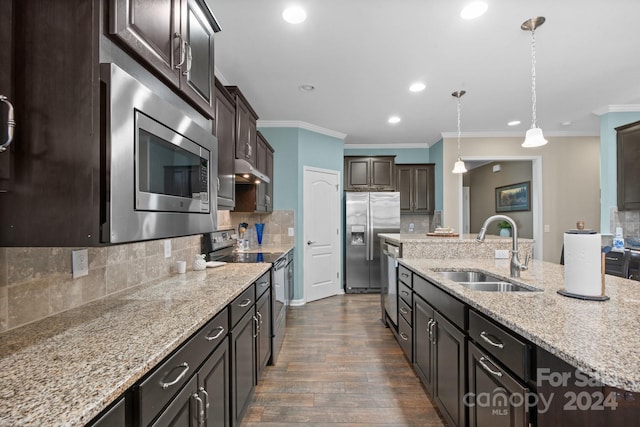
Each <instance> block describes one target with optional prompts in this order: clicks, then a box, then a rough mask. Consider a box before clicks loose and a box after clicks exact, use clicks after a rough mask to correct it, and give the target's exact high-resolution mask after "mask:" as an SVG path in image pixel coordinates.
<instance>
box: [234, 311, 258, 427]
mask: <svg viewBox="0 0 640 427" xmlns="http://www.w3.org/2000/svg"><path fill="white" fill-rule="evenodd" d="M257 321H258V320H257V317H256V316H255V314H254V311H253V310H251V311H249V312H248V313H247V314H245V316H244V317H243V318H242V319H241V320H240V322H238V324H237V325H236V326H235V327H234V328H233V329H232V330H231V336H230V338H231V424H232V425H233V426H238V425H240V421H241V420H242V417H243V415H244V413H245V412H246V410H247V408H248V407H249V404H250V403H251V398H252V396H253V391H254V388H255V384H256V326H257Z"/></svg>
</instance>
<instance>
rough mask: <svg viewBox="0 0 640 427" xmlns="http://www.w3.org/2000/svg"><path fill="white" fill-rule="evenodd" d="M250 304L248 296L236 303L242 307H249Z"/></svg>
mask: <svg viewBox="0 0 640 427" xmlns="http://www.w3.org/2000/svg"><path fill="white" fill-rule="evenodd" d="M250 305H251V300H250V299H249V298H247V299H245V300H243V301H242V302H241V303H240V304H238V306H239V307H242V308H245V307H249V306H250Z"/></svg>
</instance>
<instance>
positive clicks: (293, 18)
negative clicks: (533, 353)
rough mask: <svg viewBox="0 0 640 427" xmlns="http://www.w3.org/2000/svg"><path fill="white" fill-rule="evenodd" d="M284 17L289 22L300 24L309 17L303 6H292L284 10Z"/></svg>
mask: <svg viewBox="0 0 640 427" xmlns="http://www.w3.org/2000/svg"><path fill="white" fill-rule="evenodd" d="M282 19H284V20H285V21H287V22H288V23H289V24H299V23H301V22H304V20H305V19H307V12H305V11H304V10H303V9H302V8H301V7H298V6H291V7H288V8H286V9H285V10H284V11H283V12H282Z"/></svg>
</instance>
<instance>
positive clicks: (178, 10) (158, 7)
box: [109, 0, 220, 118]
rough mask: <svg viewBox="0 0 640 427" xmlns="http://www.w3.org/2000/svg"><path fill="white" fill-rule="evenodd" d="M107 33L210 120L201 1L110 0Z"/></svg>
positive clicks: (209, 37)
mask: <svg viewBox="0 0 640 427" xmlns="http://www.w3.org/2000/svg"><path fill="white" fill-rule="evenodd" d="M109 5H110V9H109V33H110V34H111V35H112V36H113V37H114V39H116V40H118V41H119V42H121V43H122V45H123V46H125V47H126V48H127V49H128V50H129V51H130V52H133V53H134V54H135V55H136V56H137V57H139V58H140V59H142V60H143V61H144V62H146V63H147V64H148V65H149V66H150V67H151V69H152V70H153V71H154V72H155V73H156V74H157V75H159V76H161V77H162V78H164V79H165V80H166V81H167V82H169V83H170V84H171V85H172V86H173V87H174V88H176V89H177V90H178V91H179V93H180V94H182V95H183V96H184V97H185V98H186V99H187V100H189V101H190V102H191V103H192V104H194V105H195V106H196V107H198V108H199V109H200V110H201V111H202V112H203V113H204V114H206V115H208V116H210V117H212V118H215V102H214V92H215V83H214V69H213V66H214V34H215V33H216V32H219V31H220V26H219V25H218V23H217V21H216V19H215V17H214V16H213V14H212V12H211V10H210V9H209V7H208V6H207V4H206V2H204V1H202V0H111V1H110V3H109Z"/></svg>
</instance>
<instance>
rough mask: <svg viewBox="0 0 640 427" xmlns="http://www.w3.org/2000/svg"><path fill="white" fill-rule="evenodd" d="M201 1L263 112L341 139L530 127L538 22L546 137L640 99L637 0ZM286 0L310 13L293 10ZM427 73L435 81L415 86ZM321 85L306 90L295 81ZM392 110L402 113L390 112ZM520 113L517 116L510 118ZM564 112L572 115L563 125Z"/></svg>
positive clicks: (225, 69)
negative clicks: (296, 14)
mask: <svg viewBox="0 0 640 427" xmlns="http://www.w3.org/2000/svg"><path fill="white" fill-rule="evenodd" d="M469 1H470V0H291V1H289V0H207V2H208V3H209V5H210V7H211V9H212V10H213V12H214V14H215V16H216V18H217V19H218V21H219V23H220V25H221V27H222V31H221V32H220V33H218V34H217V35H216V46H215V49H216V52H215V61H216V68H217V74H218V75H219V77H220V78H221V79H222V80H223V81H224V82H225V83H227V84H232V85H237V86H239V87H240V88H241V90H242V92H243V93H244V95H245V96H246V97H247V99H248V100H249V102H250V103H251V105H252V106H253V107H254V109H255V110H256V111H257V113H258V114H259V116H260V120H266V121H300V122H306V123H309V124H312V125H315V126H319V127H322V128H325V129H329V130H332V131H336V132H341V133H344V134H346V135H347V136H346V138H345V142H346V143H347V144H364V145H373V144H385V146H388V145H389V144H392V145H396V146H399V147H401V146H407V144H428V145H432V144H433V143H435V142H436V141H438V140H439V139H440V137H441V134H442V133H445V134H447V133H451V135H453V136H455V135H456V133H457V128H456V99H455V98H454V97H453V96H451V93H452V92H454V91H456V90H465V91H467V93H466V95H464V96H463V97H462V99H461V102H462V132H463V134H467V135H468V134H473V135H478V134H483V135H484V134H486V135H496V136H501V135H522V136H524V132H525V131H526V130H527V129H528V128H529V127H530V126H531V33H530V32H526V31H523V30H521V29H520V24H521V23H522V22H524V21H525V20H527V19H529V18H531V17H535V16H544V17H545V18H546V23H545V24H544V25H542V26H541V27H540V28H539V29H538V30H537V31H536V57H537V65H536V71H537V99H538V101H537V111H538V124H539V126H540V127H541V128H542V129H543V131H544V132H545V136H560V135H598V134H599V117H598V116H597V115H596V114H595V113H594V112H600V113H601V112H603V111H607V109H608V108H609V106H615V107H613V108H614V110H634V111H640V110H639V109H638V108H639V107H640V105H638V104H640V24H639V23H638V17H639V16H640V0H609V1H603V0H529V1H524V0H486V1H487V3H488V4H489V9H488V11H487V13H486V14H485V15H484V16H482V17H480V18H478V19H476V20H473V21H465V20H463V19H461V18H460V16H459V12H460V10H461V9H462V7H463V6H464V5H466V4H467V3H468V2H469ZM292 3H295V4H298V5H300V6H302V7H303V8H305V9H306V11H307V20H306V21H305V22H304V23H302V24H299V25H291V24H287V23H285V22H284V21H283V20H282V18H281V13H282V10H283V9H284V8H285V6H287V5H290V4H292ZM417 80H422V81H424V82H425V83H426V84H427V89H426V90H425V91H423V92H420V93H411V92H409V90H408V87H409V85H410V84H411V83H413V82H414V81H417ZM302 84H312V85H314V86H315V87H316V90H315V91H314V92H311V93H304V92H301V91H300V90H299V89H298V86H299V85H302ZM391 115H399V116H400V117H401V118H402V121H401V122H400V123H398V124H396V125H390V124H388V123H387V119H388V118H389V116H391ZM516 119H518V120H521V121H522V123H521V124H520V125H519V126H516V127H509V126H507V122H508V121H510V120H516ZM566 121H570V122H571V125H569V126H566V125H564V126H563V125H562V124H561V123H562V122H566Z"/></svg>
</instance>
